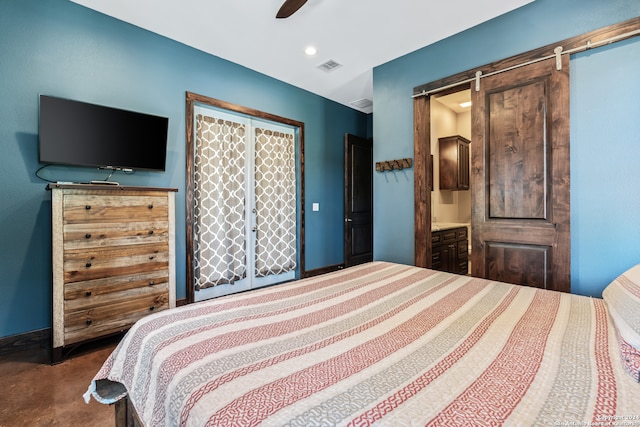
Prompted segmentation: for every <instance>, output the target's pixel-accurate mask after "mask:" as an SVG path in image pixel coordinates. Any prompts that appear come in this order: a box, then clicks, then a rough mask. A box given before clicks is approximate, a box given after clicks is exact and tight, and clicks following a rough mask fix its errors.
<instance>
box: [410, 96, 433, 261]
mask: <svg viewBox="0 0 640 427" xmlns="http://www.w3.org/2000/svg"><path fill="white" fill-rule="evenodd" d="M429 99H430V98H429V97H427V96H422V97H420V98H416V99H415V101H414V107H413V122H414V130H413V157H414V164H413V168H414V184H413V192H414V222H415V223H414V257H415V264H416V266H418V267H426V268H430V267H431V245H430V244H427V243H430V240H429V242H427V240H428V239H429V238H430V236H431V189H432V188H433V183H432V182H431V180H432V179H433V178H432V177H433V174H432V173H431V170H432V168H433V162H432V160H431V124H430V119H429V115H430V114H431V105H430V103H429Z"/></svg>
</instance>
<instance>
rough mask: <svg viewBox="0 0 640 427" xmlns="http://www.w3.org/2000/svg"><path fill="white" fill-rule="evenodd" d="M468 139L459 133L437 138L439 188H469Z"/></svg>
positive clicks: (455, 189)
mask: <svg viewBox="0 0 640 427" xmlns="http://www.w3.org/2000/svg"><path fill="white" fill-rule="evenodd" d="M470 143H471V141H469V140H468V139H466V138H463V137H461V136H459V135H454V136H447V137H444V138H439V139H438V145H439V154H440V190H453V191H457V190H468V189H469V144H470Z"/></svg>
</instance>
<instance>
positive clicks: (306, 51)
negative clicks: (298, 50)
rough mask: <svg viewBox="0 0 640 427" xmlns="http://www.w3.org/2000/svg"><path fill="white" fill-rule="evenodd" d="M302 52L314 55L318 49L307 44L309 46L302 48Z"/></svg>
mask: <svg viewBox="0 0 640 427" xmlns="http://www.w3.org/2000/svg"><path fill="white" fill-rule="evenodd" d="M304 53H306V54H307V55H309V56H313V55H315V54H316V53H318V51H317V50H316V48H315V47H313V46H309V47H307V48H306V49H305V50H304Z"/></svg>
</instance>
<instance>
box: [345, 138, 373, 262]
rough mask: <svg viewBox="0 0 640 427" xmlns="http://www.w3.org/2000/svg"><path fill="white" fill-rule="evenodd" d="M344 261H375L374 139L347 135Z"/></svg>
mask: <svg viewBox="0 0 640 427" xmlns="http://www.w3.org/2000/svg"><path fill="white" fill-rule="evenodd" d="M344 158H345V168H344V169H345V176H344V181H345V190H344V264H345V266H346V267H348V266H350V265H356V264H361V263H364V262H368V261H372V260H373V141H372V140H371V139H364V138H359V137H357V136H354V135H349V134H346V135H345V155H344Z"/></svg>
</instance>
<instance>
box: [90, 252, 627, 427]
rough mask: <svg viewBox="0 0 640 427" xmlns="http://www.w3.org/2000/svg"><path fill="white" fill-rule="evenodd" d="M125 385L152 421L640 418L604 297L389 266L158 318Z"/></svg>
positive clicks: (129, 346)
mask: <svg viewBox="0 0 640 427" xmlns="http://www.w3.org/2000/svg"><path fill="white" fill-rule="evenodd" d="M114 383H115V384H114ZM122 385H123V386H124V389H126V393H127V394H128V396H129V399H130V400H131V402H132V403H133V405H134V407H135V409H136V411H137V413H138V415H139V417H140V418H141V420H142V422H143V423H144V424H145V425H147V426H162V425H166V426H177V425H185V426H205V425H207V426H231V425H238V426H253V425H266V426H280V425H287V426H305V427H306V426H321V425H341V426H342V425H344V426H365V425H385V426H394V427H396V426H408V425H462V426H474V425H501V424H504V425H547V426H559V425H588V426H591V425H621V424H614V423H615V422H618V423H620V422H622V421H629V422H631V423H634V422H635V424H628V425H640V384H637V383H635V382H634V381H633V380H632V379H631V377H630V376H629V375H626V374H625V371H624V370H623V368H622V364H621V361H620V354H619V347H618V340H617V337H616V332H615V329H614V327H613V325H612V324H611V321H610V319H609V316H608V313H607V309H606V305H605V303H604V301H603V300H600V299H592V298H587V297H581V296H576V295H570V294H563V293H558V292H552V291H544V290H539V289H534V288H528V287H520V286H514V285H509V284H505V283H500V282H491V281H488V280H483V279H477V278H472V277H466V276H458V275H453V274H448V273H443V272H437V271H432V270H427V269H421V268H417V267H411V266H406V265H398V264H391V263H385V262H374V263H370V264H365V265H361V266H356V267H352V268H348V269H345V270H341V271H338V272H335V273H330V274H327V275H323V276H318V277H314V278H310V279H305V280H300V281H296V282H291V283H287V284H282V285H278V286H274V287H270V288H266V289H261V290H256V291H251V292H247V293H242V294H236V295H232V296H228V297H223V298H218V299H215V300H211V301H207V302H203V303H198V304H192V305H188V306H184V307H180V308H177V309H174V310H169V311H166V312H161V313H157V314H154V315H152V316H148V317H146V318H144V319H142V320H140V321H139V322H138V323H137V324H136V325H135V326H134V327H133V328H132V329H131V330H130V331H129V332H128V334H127V335H126V336H125V338H124V339H123V340H122V342H121V343H120V345H119V346H118V347H117V348H116V350H114V352H113V354H112V355H111V356H110V357H109V359H108V360H107V361H106V362H105V364H104V366H103V367H102V369H101V370H100V371H99V372H98V374H97V375H96V377H95V380H94V382H92V385H91V387H90V391H91V392H92V394H93V396H94V397H95V398H96V399H97V400H99V401H102V402H104V403H110V402H112V401H114V400H117V399H118V398H120V397H122V394H123V392H124V389H123V388H122ZM114 386H115V387H114ZM114 388H115V391H113V390H114ZM118 390H120V392H119V391H118ZM607 422H608V423H609V424H607Z"/></svg>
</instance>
